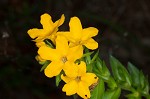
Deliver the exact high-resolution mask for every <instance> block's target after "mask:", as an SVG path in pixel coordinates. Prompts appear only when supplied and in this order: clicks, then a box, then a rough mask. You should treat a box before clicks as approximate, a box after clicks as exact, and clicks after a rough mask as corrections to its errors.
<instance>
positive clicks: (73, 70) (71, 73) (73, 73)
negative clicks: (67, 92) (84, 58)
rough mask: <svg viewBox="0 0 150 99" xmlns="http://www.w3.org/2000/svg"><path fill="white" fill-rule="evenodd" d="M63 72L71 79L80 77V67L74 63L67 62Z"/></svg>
mask: <svg viewBox="0 0 150 99" xmlns="http://www.w3.org/2000/svg"><path fill="white" fill-rule="evenodd" d="M63 70H64V72H65V74H66V75H67V76H68V77H70V78H76V77H77V75H78V67H77V65H76V64H75V63H74V62H69V61H67V62H66V63H65V65H64V67H63Z"/></svg>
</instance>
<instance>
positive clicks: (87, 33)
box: [82, 27, 98, 41]
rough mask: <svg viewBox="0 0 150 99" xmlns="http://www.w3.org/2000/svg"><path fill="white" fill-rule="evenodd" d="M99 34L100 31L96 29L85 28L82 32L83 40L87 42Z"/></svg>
mask: <svg viewBox="0 0 150 99" xmlns="http://www.w3.org/2000/svg"><path fill="white" fill-rule="evenodd" d="M97 34H98V29H97V28H94V27H89V28H85V29H83V31H82V40H83V41H85V40H87V39H89V38H91V37H93V36H96V35H97Z"/></svg>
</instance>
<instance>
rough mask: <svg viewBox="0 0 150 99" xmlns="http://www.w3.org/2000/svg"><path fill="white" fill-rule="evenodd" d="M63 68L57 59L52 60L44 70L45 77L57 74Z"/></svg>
mask: <svg viewBox="0 0 150 99" xmlns="http://www.w3.org/2000/svg"><path fill="white" fill-rule="evenodd" d="M62 68H63V64H62V63H61V62H59V61H52V62H51V63H50V64H49V65H48V66H47V67H46V68H45V70H44V73H45V75H46V76H47V77H50V78H51V77H53V76H57V75H58V74H59V73H60V72H61V70H62Z"/></svg>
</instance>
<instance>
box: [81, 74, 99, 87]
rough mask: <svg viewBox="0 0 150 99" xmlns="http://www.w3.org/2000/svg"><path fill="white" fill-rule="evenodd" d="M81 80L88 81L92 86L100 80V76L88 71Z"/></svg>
mask: <svg viewBox="0 0 150 99" xmlns="http://www.w3.org/2000/svg"><path fill="white" fill-rule="evenodd" d="M81 80H82V81H84V82H86V83H87V84H88V86H90V85H92V84H93V83H96V82H97V81H98V77H97V76H96V75H95V74H94V73H86V74H85V75H84V76H82V77H81Z"/></svg>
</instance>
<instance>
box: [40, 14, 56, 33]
mask: <svg viewBox="0 0 150 99" xmlns="http://www.w3.org/2000/svg"><path fill="white" fill-rule="evenodd" d="M40 22H41V24H42V25H43V29H45V30H49V31H52V29H53V24H54V23H53V21H52V19H51V16H50V15H49V14H47V13H45V14H43V15H41V21H40Z"/></svg>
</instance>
